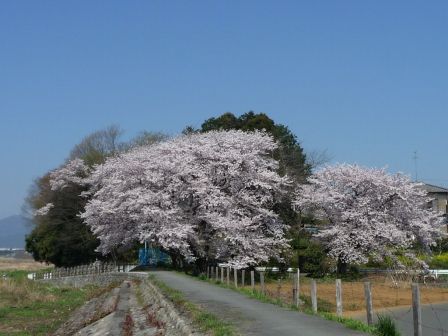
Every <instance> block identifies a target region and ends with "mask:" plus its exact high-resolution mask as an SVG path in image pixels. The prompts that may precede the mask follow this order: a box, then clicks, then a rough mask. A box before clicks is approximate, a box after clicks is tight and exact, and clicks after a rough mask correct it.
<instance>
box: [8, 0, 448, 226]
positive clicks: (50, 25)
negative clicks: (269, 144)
mask: <svg viewBox="0 0 448 336" xmlns="http://www.w3.org/2000/svg"><path fill="white" fill-rule="evenodd" d="M447 36H448V2H446V1H431V2H424V1H410V0H407V1H370V2H367V1H358V0H354V1H344V0H341V1H306V2H305V1H261V0H253V1H250V0H244V1H232V0H228V1H227V0H226V1H63V2H62V1H9V2H7V1H3V2H1V4H0V154H1V163H2V164H1V165H0V218H2V217H5V216H8V215H12V214H16V213H19V212H20V207H21V205H22V203H23V198H24V197H25V195H26V193H27V190H28V188H29V186H30V185H31V183H32V180H33V179H34V178H36V177H38V176H40V175H42V174H43V173H45V172H46V171H48V170H49V169H51V168H55V167H56V166H58V165H59V164H60V163H62V162H63V160H64V159H65V158H66V157H67V155H68V153H69V151H70V149H71V148H72V147H73V145H74V144H76V143H77V142H79V141H80V140H81V139H82V137H83V136H85V135H87V134H89V133H90V132H92V131H94V130H97V129H100V128H104V127H106V126H108V125H110V124H119V125H120V126H121V127H122V128H123V129H124V130H125V131H126V136H127V137H131V136H133V135H135V134H136V133H138V132H139V131H142V130H149V131H162V132H167V133H170V134H176V133H178V132H180V131H181V130H182V129H183V128H184V127H185V126H186V125H195V126H199V125H200V124H201V122H202V121H203V120H204V119H207V118H209V117H212V116H217V115H219V114H221V113H223V112H226V111H231V112H234V113H236V114H241V113H244V112H247V111H249V110H253V111H256V112H265V113H267V114H268V115H269V116H271V117H272V118H273V119H274V120H275V121H276V122H279V123H283V124H285V125H287V126H289V127H290V129H291V130H292V131H293V132H294V133H295V134H296V135H297V137H298V138H299V139H300V141H301V143H302V145H303V147H304V148H305V150H307V151H312V150H325V149H326V150H328V152H329V153H330V154H331V155H332V157H333V161H334V162H352V163H353V162H356V163H359V164H362V165H367V166H375V167H383V166H386V165H387V166H388V167H389V169H390V170H391V171H393V172H395V171H402V172H405V173H408V174H414V162H413V160H412V155H413V151H414V150H417V151H418V156H419V161H418V165H419V176H420V177H421V178H422V179H424V180H426V181H428V182H431V183H434V184H440V185H448V170H447V167H448V157H447V155H446V139H447V137H448V133H447V123H448V113H447V107H448V95H447V93H448V90H447V89H448V67H447V62H448V45H447V44H448V39H447Z"/></svg>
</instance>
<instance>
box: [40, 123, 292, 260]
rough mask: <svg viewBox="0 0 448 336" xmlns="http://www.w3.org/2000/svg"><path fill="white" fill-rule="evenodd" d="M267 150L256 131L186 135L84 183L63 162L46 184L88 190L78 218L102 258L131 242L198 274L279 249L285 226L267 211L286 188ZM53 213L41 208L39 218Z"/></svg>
mask: <svg viewBox="0 0 448 336" xmlns="http://www.w3.org/2000/svg"><path fill="white" fill-rule="evenodd" d="M275 148H276V144H275V142H274V141H273V138H272V137H271V136H269V135H267V134H266V133H263V132H258V131H257V132H249V133H248V132H241V131H219V132H216V131H212V132H208V133H204V134H191V135H187V136H181V137H178V138H174V139H171V140H168V141H165V142H162V143H159V144H154V145H150V146H140V147H137V148H135V149H134V150H131V151H129V152H125V153H122V154H121V155H116V156H114V157H110V158H108V159H106V161H105V163H104V164H101V165H99V166H96V167H95V168H94V170H93V172H92V173H91V174H87V175H88V176H87V177H86V178H81V179H80V177H82V176H83V175H85V172H86V171H87V170H88V167H87V166H83V164H82V162H80V161H72V162H69V163H68V164H67V165H66V166H64V167H62V168H61V169H59V170H57V171H55V172H53V174H52V176H51V180H50V184H51V185H52V187H53V188H54V189H56V190H64V189H65V188H67V186H70V185H71V184H73V183H77V184H79V185H81V186H86V185H87V186H88V188H89V191H88V192H87V193H84V195H85V196H88V197H89V200H88V202H87V204H86V206H85V211H83V213H82V218H83V219H84V220H85V222H86V223H87V224H88V225H89V227H91V229H92V231H93V232H94V234H95V235H96V236H98V237H99V239H100V241H101V244H100V246H99V250H100V251H101V252H103V253H104V254H107V253H109V252H110V251H111V250H113V249H114V248H117V247H118V246H122V245H129V244H132V243H133V242H135V241H136V240H139V241H148V242H149V243H150V244H151V245H153V246H159V247H161V248H162V249H163V250H165V251H167V252H168V253H170V254H171V255H172V257H174V259H176V258H179V257H181V258H182V259H184V260H186V261H190V262H195V263H196V265H197V266H198V267H201V265H202V266H203V264H204V263H205V262H215V261H216V260H219V261H221V262H225V263H227V264H229V265H233V266H237V267H243V266H247V265H253V264H256V263H258V262H260V261H267V260H268V259H269V258H272V257H274V258H279V256H280V253H281V251H282V249H284V248H286V247H287V243H286V240H285V238H284V233H285V229H286V227H285V225H284V224H283V223H282V221H281V220H280V218H279V216H278V215H277V214H275V213H274V212H273V211H272V210H271V208H272V205H273V204H274V203H275V201H276V198H277V197H279V196H280V195H281V194H282V193H283V189H284V186H285V185H287V184H288V183H289V181H288V180H287V179H286V178H282V177H280V176H279V175H278V173H277V172H276V170H277V168H278V164H277V162H276V161H275V160H274V159H272V157H271V155H270V153H271V152H272V151H273V150H274V149H275ZM53 211H54V209H53V208H52V207H51V205H50V206H48V205H47V206H44V207H43V208H42V215H44V216H47V215H50V214H51V213H52V212H53Z"/></svg>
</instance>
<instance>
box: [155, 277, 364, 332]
mask: <svg viewBox="0 0 448 336" xmlns="http://www.w3.org/2000/svg"><path fill="white" fill-rule="evenodd" d="M152 274H154V275H155V276H156V277H157V278H158V279H159V280H161V281H163V282H164V283H165V284H166V285H168V286H169V287H171V288H174V289H177V290H179V291H181V292H183V293H184V295H185V297H186V298H187V299H188V300H190V301H191V302H193V303H196V304H199V305H200V306H202V307H204V308H205V309H206V310H207V311H210V312H212V313H214V314H215V315H217V316H219V317H220V318H222V319H223V320H226V321H228V322H230V323H232V324H233V325H235V326H236V328H238V329H239V331H240V332H241V333H242V334H244V335H258V336H273V335H275V336H283V335H285V336H286V335H288V336H291V335H300V336H328V335H332V336H351V335H364V334H363V333H360V332H357V331H353V330H350V329H347V328H345V327H344V326H343V325H341V324H339V323H335V322H331V321H327V320H324V319H322V318H319V317H316V316H312V315H307V314H303V313H298V312H296V311H291V310H288V309H284V308H281V307H279V306H275V305H272V304H268V303H263V302H260V301H257V300H254V299H250V298H248V297H246V296H244V295H242V294H240V293H237V292H235V291H233V290H231V289H226V288H221V287H218V286H214V285H211V284H208V283H206V282H203V281H198V280H195V279H193V278H191V277H187V276H184V275H181V274H177V273H174V272H167V271H156V272H153V273H152Z"/></svg>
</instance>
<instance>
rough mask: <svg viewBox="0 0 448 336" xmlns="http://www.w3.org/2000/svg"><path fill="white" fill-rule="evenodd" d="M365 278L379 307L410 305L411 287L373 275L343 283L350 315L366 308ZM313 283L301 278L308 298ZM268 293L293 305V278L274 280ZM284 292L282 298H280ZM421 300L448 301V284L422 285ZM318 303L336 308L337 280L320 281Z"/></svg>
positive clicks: (343, 293)
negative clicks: (395, 284)
mask: <svg viewBox="0 0 448 336" xmlns="http://www.w3.org/2000/svg"><path fill="white" fill-rule="evenodd" d="M364 281H370V282H371V288H372V300H373V306H374V308H375V309H380V308H390V307H398V306H410V305H411V303H412V293H411V286H410V284H409V283H401V284H400V285H399V286H398V287H395V286H393V285H392V283H391V282H390V281H388V280H387V279H386V278H385V277H379V276H378V277H371V278H368V279H363V280H362V281H356V282H348V281H346V282H344V281H343V282H342V304H343V310H344V312H346V315H351V313H353V312H356V311H363V310H364V309H365V300H364ZM310 291H311V286H310V279H308V278H301V279H300V295H301V296H302V297H305V299H307V300H308V298H309V296H310ZM266 292H267V294H268V295H269V296H270V297H272V298H274V299H278V298H280V299H281V300H282V301H283V302H285V303H288V304H292V292H293V281H292V279H291V280H282V281H280V282H277V281H273V282H268V283H267V284H266ZM279 293H280V297H279ZM420 295H421V303H422V304H428V303H440V302H448V286H446V287H444V286H431V285H425V284H421V285H420ZM317 297H318V305H319V306H320V307H321V308H324V309H325V310H328V311H332V312H335V310H336V285H335V283H334V282H329V281H325V282H319V281H318V282H317Z"/></svg>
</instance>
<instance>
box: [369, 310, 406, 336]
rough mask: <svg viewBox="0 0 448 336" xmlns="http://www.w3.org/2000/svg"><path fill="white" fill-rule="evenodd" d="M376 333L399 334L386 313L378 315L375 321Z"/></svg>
mask: <svg viewBox="0 0 448 336" xmlns="http://www.w3.org/2000/svg"><path fill="white" fill-rule="evenodd" d="M375 326H376V329H377V333H378V335H380V336H400V333H399V331H398V330H397V326H396V325H395V322H394V320H392V318H391V317H390V316H388V315H382V314H379V315H378V322H377V323H376V325H375Z"/></svg>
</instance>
